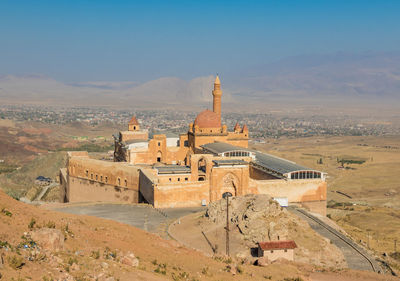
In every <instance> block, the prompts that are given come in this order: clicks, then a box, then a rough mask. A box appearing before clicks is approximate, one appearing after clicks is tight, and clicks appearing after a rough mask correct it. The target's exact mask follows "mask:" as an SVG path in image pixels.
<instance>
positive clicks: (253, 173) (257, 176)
mask: <svg viewBox="0 0 400 281" xmlns="http://www.w3.org/2000/svg"><path fill="white" fill-rule="evenodd" d="M249 171H250V178H252V179H254V180H273V179H278V178H277V177H274V176H272V175H270V174H267V173H266V172H264V171H261V170H259V169H257V168H255V167H253V166H250V167H249Z"/></svg>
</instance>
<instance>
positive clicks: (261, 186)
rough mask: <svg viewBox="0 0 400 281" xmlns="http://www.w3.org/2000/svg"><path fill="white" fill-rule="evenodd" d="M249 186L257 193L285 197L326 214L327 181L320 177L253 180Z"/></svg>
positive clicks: (291, 201)
mask: <svg viewBox="0 0 400 281" xmlns="http://www.w3.org/2000/svg"><path fill="white" fill-rule="evenodd" d="M250 186H251V187H252V188H254V189H255V191H256V193H258V194H268V195H270V196H272V197H287V198H288V201H289V203H301V204H303V205H304V206H305V207H308V208H309V209H310V210H311V211H313V212H317V213H320V214H322V215H325V214H326V208H324V206H326V192H327V183H326V182H325V181H323V180H321V179H303V180H253V179H250Z"/></svg>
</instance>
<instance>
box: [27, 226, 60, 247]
mask: <svg viewBox="0 0 400 281" xmlns="http://www.w3.org/2000/svg"><path fill="white" fill-rule="evenodd" d="M28 235H29V236H30V238H31V239H32V240H33V241H35V242H37V243H38V244H39V246H40V247H41V248H43V249H45V250H50V251H60V250H62V249H63V248H64V235H63V234H62V232H61V231H60V230H58V229H54V228H40V229H35V230H33V231H30V232H29V233H28Z"/></svg>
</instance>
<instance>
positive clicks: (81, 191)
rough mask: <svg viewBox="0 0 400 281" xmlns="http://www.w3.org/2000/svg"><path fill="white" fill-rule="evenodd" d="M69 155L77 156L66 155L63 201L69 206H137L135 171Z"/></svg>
mask: <svg viewBox="0 0 400 281" xmlns="http://www.w3.org/2000/svg"><path fill="white" fill-rule="evenodd" d="M71 155H76V154H73V153H71V154H69V156H70V157H69V159H68V164H67V184H66V187H65V193H66V196H65V197H66V198H67V200H68V202H83V201H84V202H88V201H106V202H107V201H110V202H115V201H122V202H131V203H137V202H138V197H139V168H138V167H135V166H133V165H129V164H127V163H122V162H108V161H102V160H96V159H90V158H88V157H85V156H72V157H71Z"/></svg>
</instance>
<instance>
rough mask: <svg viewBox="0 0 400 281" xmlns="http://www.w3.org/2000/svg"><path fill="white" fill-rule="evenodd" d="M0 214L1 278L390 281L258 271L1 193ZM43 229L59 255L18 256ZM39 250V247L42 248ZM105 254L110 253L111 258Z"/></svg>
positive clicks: (299, 268)
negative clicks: (134, 260) (54, 236)
mask: <svg viewBox="0 0 400 281" xmlns="http://www.w3.org/2000/svg"><path fill="white" fill-rule="evenodd" d="M0 210H2V211H1V213H0V241H1V245H2V248H1V249H0V253H1V256H2V257H3V261H4V264H2V265H1V266H0V274H1V275H2V280H13V279H14V280H52V279H51V278H53V280H62V279H59V277H60V276H66V275H68V276H71V277H70V279H65V280H96V278H97V277H98V276H99V275H102V276H103V277H110V276H113V277H114V278H115V279H114V280H118V279H119V280H249V279H253V280H283V279H284V278H297V277H300V278H302V279H303V280H324V279H321V278H322V277H324V276H330V275H332V274H334V275H335V276H337V277H338V280H354V279H352V277H351V276H353V275H354V274H357V275H359V276H360V278H362V279H363V280H391V279H390V278H388V277H387V276H386V277H384V276H379V275H377V274H372V273H367V272H352V271H339V272H323V273H319V274H318V275H315V276H316V277H315V278H319V279H315V278H314V275H313V274H314V273H315V270H316V269H315V268H313V267H311V266H309V265H301V264H294V263H284V264H271V265H269V266H268V267H263V268H261V267H256V266H252V265H247V264H240V262H238V261H230V260H228V259H225V258H222V259H214V258H211V257H207V256H205V255H204V254H202V253H200V252H198V251H195V250H192V249H188V248H186V247H184V246H182V245H180V244H178V243H177V242H174V241H171V240H163V239H161V238H160V237H158V236H156V235H153V234H150V233H147V232H144V231H142V230H139V229H137V228H134V227H131V226H128V225H125V224H121V223H117V222H114V221H110V220H105V219H100V218H94V217H88V216H77V215H69V214H64V213H58V212H54V211H48V210H44V209H40V208H38V207H34V206H31V205H26V204H24V203H22V202H18V201H15V200H14V199H12V198H10V197H9V196H7V195H6V194H4V193H3V192H0ZM33 222H34V223H33ZM67 226H68V227H67ZM47 227H50V228H54V229H59V230H62V232H63V233H64V235H65V237H66V240H65V244H64V248H63V249H62V250H60V251H58V252H56V251H47V252H46V251H42V252H41V255H39V256H37V257H40V258H35V259H33V260H28V259H26V258H23V257H29V256H30V253H31V249H30V248H26V249H25V247H24V246H23V245H25V244H26V240H23V238H22V236H23V235H24V233H25V232H27V231H29V230H30V229H33V230H35V229H44V228H47ZM21 242H23V243H22V244H20V243H21ZM19 244H20V245H22V248H19V247H18V245H19ZM38 246H39V249H40V247H41V244H38ZM128 251H130V252H133V253H134V254H135V256H136V257H138V259H139V266H138V267H132V266H128V265H124V264H122V263H121V260H120V257H123V256H124V255H125V254H126V253H127V252H128ZM110 253H113V255H112V256H111V257H110ZM42 254H44V255H42ZM20 258H22V262H23V263H24V265H22V266H21V267H20V268H13V266H16V265H18V263H16V262H15V260H17V261H18V259H20ZM13 260H14V262H13ZM233 263H236V265H235V266H238V271H240V272H241V273H239V272H238V273H237V274H236V275H233V274H232V273H230V272H227V270H228V269H227V268H228V267H229V266H231V267H235V266H234V265H233ZM18 267H19V266H18ZM321 276H322V277H321ZM103 277H102V278H103ZM340 278H341V279H340ZM393 280H394V279H393Z"/></svg>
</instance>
